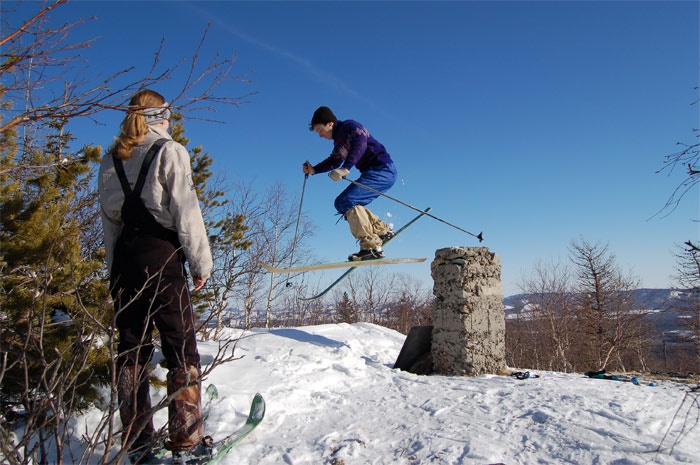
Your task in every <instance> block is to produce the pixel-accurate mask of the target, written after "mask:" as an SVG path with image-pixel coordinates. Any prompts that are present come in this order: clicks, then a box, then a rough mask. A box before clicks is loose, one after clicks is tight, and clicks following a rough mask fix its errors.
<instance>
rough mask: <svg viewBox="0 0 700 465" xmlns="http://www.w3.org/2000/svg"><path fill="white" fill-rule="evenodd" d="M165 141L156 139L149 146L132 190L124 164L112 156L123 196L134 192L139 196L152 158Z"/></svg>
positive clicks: (164, 139)
mask: <svg viewBox="0 0 700 465" xmlns="http://www.w3.org/2000/svg"><path fill="white" fill-rule="evenodd" d="M167 141H168V139H166V138H163V139H158V140H157V141H155V142H154V143H153V145H151V148H150V149H148V153H146V156H145V157H144V159H143V163H142V164H141V171H139V177H138V179H137V180H136V185H134V189H133V190H132V189H131V186H130V185H129V180H128V179H127V178H126V173H125V172H124V164H123V163H122V161H121V159H119V158H117V156H116V155H115V154H114V153H113V154H112V160H113V161H114V169H115V170H116V171H117V176H118V177H119V182H120V183H121V184H122V190H123V191H124V195H125V196H127V195H129V194H131V193H132V192H134V193H135V194H136V195H138V196H139V197H140V196H141V190H142V189H143V185H144V184H145V182H146V175H147V174H148V170H149V169H150V167H151V163H152V162H153V158H154V157H155V156H156V153H158V151H159V150H160V148H161V147H162V146H163V144H165V143H166V142H167Z"/></svg>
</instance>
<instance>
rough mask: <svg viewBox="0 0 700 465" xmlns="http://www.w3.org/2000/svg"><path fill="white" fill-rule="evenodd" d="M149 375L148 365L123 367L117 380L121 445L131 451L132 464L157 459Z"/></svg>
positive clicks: (129, 452) (129, 453) (128, 452)
mask: <svg viewBox="0 0 700 465" xmlns="http://www.w3.org/2000/svg"><path fill="white" fill-rule="evenodd" d="M149 374H150V372H149V369H148V366H147V365H123V366H121V367H120V369H119V377H118V380H117V399H118V402H119V417H120V418H121V421H122V446H123V447H127V448H128V451H127V454H128V456H129V461H130V462H131V463H133V464H146V463H149V461H153V459H155V453H154V452H153V450H152V449H153V448H154V447H155V445H156V439H155V429H154V428H153V412H152V409H151V395H150V386H149V383H150V380H149Z"/></svg>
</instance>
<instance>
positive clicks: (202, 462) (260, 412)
mask: <svg viewBox="0 0 700 465" xmlns="http://www.w3.org/2000/svg"><path fill="white" fill-rule="evenodd" d="M205 397H206V398H207V400H206V403H205V406H204V408H203V415H202V417H203V419H204V421H206V419H207V418H208V417H209V409H210V408H211V403H212V402H213V401H214V400H216V399H217V398H218V397H219V391H218V390H217V389H216V386H215V385H213V384H210V385H209V386H208V387H207V389H206V393H205ZM264 417H265V399H263V396H262V395H261V394H259V393H258V394H255V397H253V401H252V403H251V404H250V412H249V413H248V418H247V419H246V422H245V423H244V424H243V425H242V426H241V427H239V428H238V429H236V430H235V431H234V432H232V433H231V434H229V435H228V436H226V437H224V438H223V439H220V440H218V441H215V442H214V444H213V451H214V453H213V455H212V456H210V457H198V458H192V459H189V460H188V461H187V465H213V464H215V463H216V462H218V461H219V460H221V458H222V457H223V456H225V455H226V454H228V453H229V452H230V451H231V449H233V447H234V446H235V445H236V444H238V443H239V442H241V441H242V440H243V439H245V438H246V436H248V435H249V434H250V433H251V432H252V431H253V430H254V429H255V428H256V427H257V426H258V425H259V424H260V422H261V421H262V420H263V418H264ZM168 452H169V451H168V450H167V449H161V451H160V452H159V453H158V454H157V455H156V456H157V457H158V462H156V464H157V465H170V464H172V463H173V461H172V458H170V457H166V454H168ZM154 465H155V464H154Z"/></svg>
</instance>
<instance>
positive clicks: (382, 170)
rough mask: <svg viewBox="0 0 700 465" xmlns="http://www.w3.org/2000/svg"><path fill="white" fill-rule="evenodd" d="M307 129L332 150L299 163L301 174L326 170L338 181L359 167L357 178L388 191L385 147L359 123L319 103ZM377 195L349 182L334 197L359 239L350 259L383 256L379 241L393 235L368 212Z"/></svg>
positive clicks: (392, 173)
mask: <svg viewBox="0 0 700 465" xmlns="http://www.w3.org/2000/svg"><path fill="white" fill-rule="evenodd" d="M309 130H310V131H315V132H316V133H317V134H318V135H319V137H321V138H323V139H328V140H332V141H333V151H332V152H331V154H330V156H329V157H328V158H326V159H325V160H323V161H322V162H320V163H318V164H316V165H313V166H312V165H311V163H309V162H308V161H306V162H305V163H304V165H303V172H304V173H305V174H311V175H313V174H318V173H326V172H329V176H330V178H331V179H332V180H334V181H340V180H341V179H343V178H344V177H345V176H347V175H348V174H349V173H350V170H351V169H352V167H355V168H357V169H358V170H359V171H360V177H359V178H358V179H357V182H358V183H360V184H362V185H364V186H367V187H370V188H372V189H374V190H376V191H379V192H386V191H388V190H389V189H390V188H391V186H393V185H394V182H395V181H396V168H395V167H394V162H393V161H392V159H391V157H390V156H389V154H388V153H387V151H386V149H385V148H384V146H383V145H382V144H380V143H379V142H378V141H377V140H376V139H375V138H374V137H372V136H371V135H370V133H369V131H368V130H367V129H366V128H365V127H364V126H363V125H361V124H360V123H358V122H357V121H353V120H345V121H339V120H338V119H337V118H336V117H335V115H334V114H333V112H332V111H331V109H330V108H328V107H319V108H318V109H316V111H315V112H314V114H313V117H312V118H311V124H310V125H309ZM378 196H379V194H377V193H376V192H373V191H371V190H369V189H365V188H364V187H360V186H358V185H357V184H350V185H349V186H348V187H347V188H345V189H344V190H343V192H341V193H340V195H339V196H338V197H337V198H336V199H335V209H336V210H337V211H338V213H339V214H341V215H343V217H344V218H345V219H346V220H347V222H348V225H349V226H350V232H351V233H352V235H353V236H354V237H355V239H357V240H358V241H359V242H360V251H359V252H356V253H353V254H351V255H350V256H349V257H348V260H350V261H358V260H375V259H378V258H384V252H383V251H382V244H383V243H384V242H386V241H387V240H388V239H389V238H391V237H392V236H393V235H394V232H393V231H392V229H391V227H390V226H389V225H387V224H386V223H385V222H384V221H382V220H381V219H379V217H378V216H377V215H375V214H374V213H372V212H371V211H370V210H369V209H368V208H367V207H366V205H369V204H370V203H371V202H372V201H373V200H374V199H376V198H377V197H378Z"/></svg>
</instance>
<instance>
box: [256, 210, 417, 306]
mask: <svg viewBox="0 0 700 465" xmlns="http://www.w3.org/2000/svg"><path fill="white" fill-rule="evenodd" d="M429 211H430V207H428V208H426V209H425V210H424V211H421V213H420V214H419V215H418V216H416V217H415V218H413V219H412V220H411V221H409V222H408V223H406V224H405V225H403V226H402V227H401V228H400V229H399V230H398V231H396V232H395V233H394V235H393V236H392V237H391V238H389V239H388V240H387V241H386V242H384V244H383V245H386V244H388V243H389V242H391V241H392V240H393V239H394V238H395V237H396V236H398V235H399V234H401V233H402V232H403V231H405V230H406V229H408V227H409V226H411V225H412V224H413V223H415V222H416V221H418V220H419V219H420V218H421V217H423V216H424V215H426V214H428V212H429ZM425 260H426V259H425V258H380V259H378V260H363V261H356V262H350V261H348V262H338V263H325V264H321V265H310V266H301V267H297V268H276V267H273V266H270V265H267V264H265V263H262V264H261V265H262V267H263V268H265V269H266V270H267V271H269V272H271V273H300V272H303V271H314V270H327V269H332V268H347V267H350V268H349V269H348V270H347V271H345V273H343V274H342V275H340V277H339V278H338V279H336V280H335V281H333V282H332V283H331V284H330V285H329V286H328V287H327V288H326V289H324V290H323V291H321V292H320V293H318V294H316V295H314V296H311V297H300V298H299V300H316V299H320V298H321V297H323V296H324V295H326V294H327V293H328V292H329V291H330V290H331V289H333V288H334V287H335V286H336V285H337V284H338V283H339V282H341V281H342V280H343V279H345V278H346V277H347V276H348V275H349V274H350V273H352V272H353V271H355V270H356V269H357V268H358V267H360V266H373V265H393V264H398V263H420V262H424V261H425Z"/></svg>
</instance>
